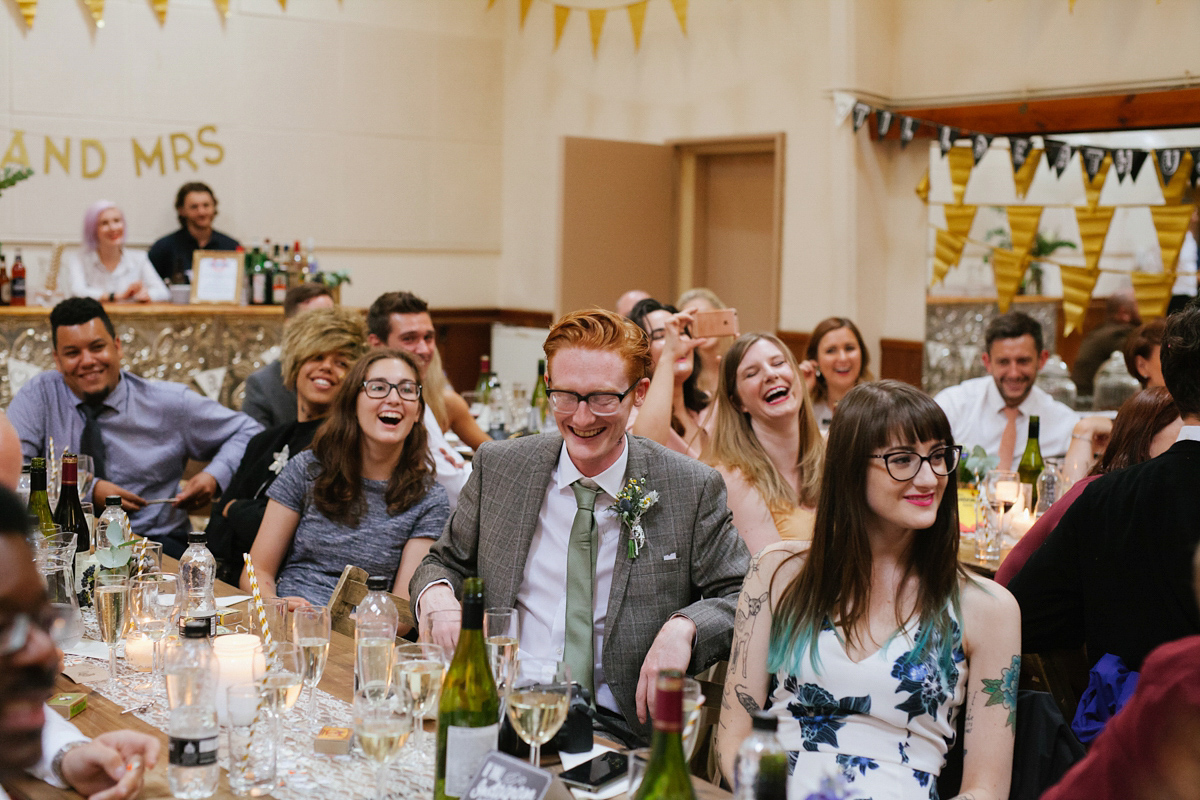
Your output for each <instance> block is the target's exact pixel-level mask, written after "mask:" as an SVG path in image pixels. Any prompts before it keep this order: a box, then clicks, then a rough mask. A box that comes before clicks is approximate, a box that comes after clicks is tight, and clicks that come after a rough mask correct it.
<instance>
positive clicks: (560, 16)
mask: <svg viewBox="0 0 1200 800" xmlns="http://www.w3.org/2000/svg"><path fill="white" fill-rule="evenodd" d="M570 18H571V9H570V8H568V7H567V6H555V7H554V49H555V50H557V49H558V43H559V42H561V41H562V35H563V29H564V28H566V27H567V20H568V19H570Z"/></svg>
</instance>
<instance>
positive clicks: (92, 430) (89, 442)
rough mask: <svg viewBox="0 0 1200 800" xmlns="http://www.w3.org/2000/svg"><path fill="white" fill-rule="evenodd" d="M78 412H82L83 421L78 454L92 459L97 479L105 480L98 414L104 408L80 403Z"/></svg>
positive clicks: (102, 445)
mask: <svg viewBox="0 0 1200 800" xmlns="http://www.w3.org/2000/svg"><path fill="white" fill-rule="evenodd" d="M79 410H80V411H82V412H83V416H84V419H85V421H84V423H83V434H82V435H81V436H80V437H79V452H80V453H82V454H83V455H85V456H91V457H92V466H93V467H94V468H95V472H96V477H97V478H107V477H108V472H107V471H106V470H105V464H104V458H105V452H104V440H103V439H101V438H100V412H101V411H103V410H104V406H102V405H92V404H91V403H80V404H79Z"/></svg>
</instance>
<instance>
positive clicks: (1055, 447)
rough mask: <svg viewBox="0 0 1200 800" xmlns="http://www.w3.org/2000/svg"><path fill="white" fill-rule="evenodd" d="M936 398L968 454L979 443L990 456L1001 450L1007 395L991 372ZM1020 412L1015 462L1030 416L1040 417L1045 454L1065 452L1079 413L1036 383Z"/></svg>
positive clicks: (939, 393)
mask: <svg viewBox="0 0 1200 800" xmlns="http://www.w3.org/2000/svg"><path fill="white" fill-rule="evenodd" d="M933 399H934V400H935V401H936V402H937V404H938V405H939V406H941V407H942V410H943V411H945V412H946V417H947V418H948V419H949V420H950V429H951V431H952V432H953V434H954V443H955V444H961V445H963V447H964V453H963V454H964V455H966V454H969V453H970V451H971V448H973V447H975V446H976V445H979V446H980V447H982V448H983V449H984V450H986V451H987V454H988V455H989V456H995V455H997V454H998V453H999V452H1000V437H1001V436H1003V435H1004V427H1005V425H1007V424H1008V419H1007V418H1006V417H1005V416H1004V407H1005V403H1004V398H1003V397H1001V396H1000V390H999V389H997V388H996V382H995V380H993V379H992V376H991V375H984V376H983V377H982V378H971V379H970V380H966V381H963V382H962V383H960V384H958V385H957V386H951V387H949V388H946V389H943V390H942V391H940V392H938V393H937V396H936V397H934V398H933ZM1018 411H1019V413H1018V414H1017V442H1016V447H1015V448H1014V449H1013V463H1014V464H1015V463H1016V462H1017V461H1018V460H1019V459H1020V458H1021V453H1023V452H1025V441H1026V439H1028V438H1029V418H1030V417H1040V429H1039V432H1038V445H1039V446H1040V448H1041V451H1042V456H1043V457H1046V458H1053V457H1056V456H1062V455H1065V454H1066V452H1067V447H1068V446H1069V445H1070V444H1071V431H1072V430H1073V429H1074V428H1075V423H1077V422H1078V421H1079V414H1077V413H1075V412H1074V411H1073V410H1071V409H1070V408H1069V407H1068V406H1066V405H1064V404H1063V403H1060V402H1058V401H1057V400H1055V399H1054V398H1053V397H1051V396H1050V395H1048V394H1047V393H1046V392H1044V391H1043V390H1041V389H1039V388H1038V387H1037V386H1034V387H1033V389H1031V390H1030V392H1029V396H1028V397H1026V398H1025V402H1023V403H1021V405H1020V406H1018ZM1013 468H1014V469H1015V468H1016V467H1015V466H1014V467H1013Z"/></svg>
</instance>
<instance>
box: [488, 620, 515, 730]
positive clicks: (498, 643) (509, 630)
mask: <svg viewBox="0 0 1200 800" xmlns="http://www.w3.org/2000/svg"><path fill="white" fill-rule="evenodd" d="M483 638H484V641H485V642H486V643H487V651H488V661H489V662H490V664H491V667H492V677H493V678H494V679H495V680H496V691H498V692H500V693H501V696H503V694H504V687H505V686H507V685H508V676H509V674H510V672H511V671H512V665H513V663H514V662H515V661H516V660H517V647H518V643H519V641H520V630H519V628H518V622H517V610H516V609H515V608H489V609H486V610H485V611H484V612H483ZM501 713H503V711H502V712H501Z"/></svg>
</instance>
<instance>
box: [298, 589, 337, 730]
mask: <svg viewBox="0 0 1200 800" xmlns="http://www.w3.org/2000/svg"><path fill="white" fill-rule="evenodd" d="M329 630H330V629H329V609H328V608H325V607H324V606H306V607H304V608H298V609H296V610H295V611H293V612H292V642H293V643H294V644H295V645H296V646H297V647H299V648H300V655H301V656H302V657H303V659H304V687H305V688H306V689H308V700H307V702H306V703H305V713H304V716H305V718H306V719H308V720H310V721H311V720H313V719H314V718H315V716H316V709H317V684H318V683H320V682H321V676H322V675H324V674H325V660H326V658H328V656H329Z"/></svg>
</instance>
